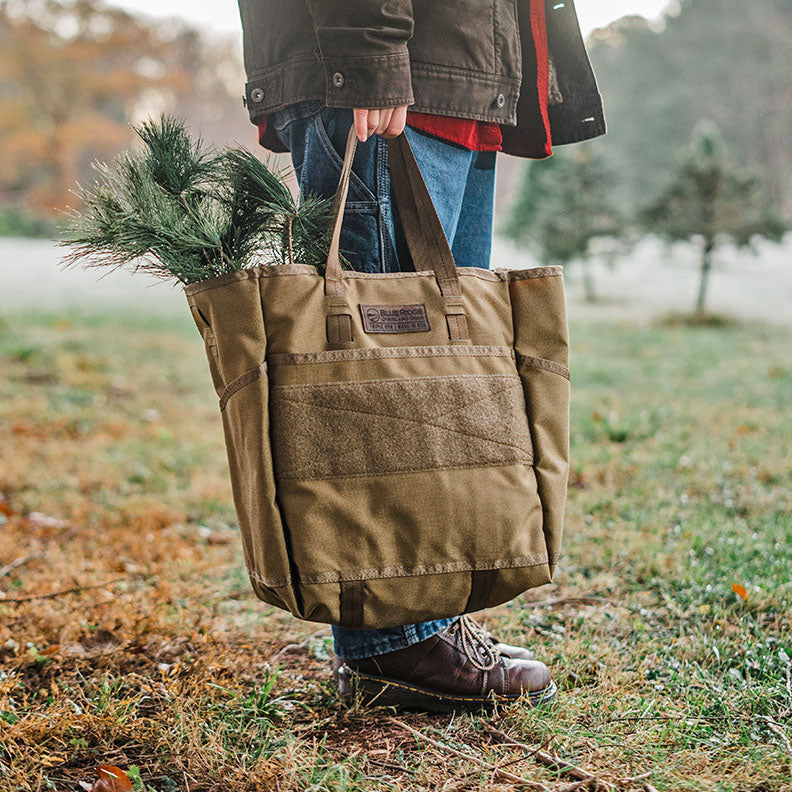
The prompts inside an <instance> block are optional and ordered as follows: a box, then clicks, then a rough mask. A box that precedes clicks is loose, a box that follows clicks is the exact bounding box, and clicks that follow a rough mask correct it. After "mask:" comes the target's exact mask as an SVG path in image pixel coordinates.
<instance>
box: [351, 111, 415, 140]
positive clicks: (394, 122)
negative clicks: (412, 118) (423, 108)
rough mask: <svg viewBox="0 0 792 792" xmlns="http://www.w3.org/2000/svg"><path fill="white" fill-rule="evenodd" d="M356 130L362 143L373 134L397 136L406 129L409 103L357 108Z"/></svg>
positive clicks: (386, 136)
mask: <svg viewBox="0 0 792 792" xmlns="http://www.w3.org/2000/svg"><path fill="white" fill-rule="evenodd" d="M354 113H355V132H356V133H357V138H358V140H359V141H360V142H361V143H365V142H366V141H367V140H368V139H369V137H370V136H371V135H382V137H384V138H395V137H398V136H399V135H401V133H402V132H403V131H404V123H405V121H406V120H407V105H404V107H380V108H374V109H371V110H364V109H362V108H361V109H359V108H355V111H354Z"/></svg>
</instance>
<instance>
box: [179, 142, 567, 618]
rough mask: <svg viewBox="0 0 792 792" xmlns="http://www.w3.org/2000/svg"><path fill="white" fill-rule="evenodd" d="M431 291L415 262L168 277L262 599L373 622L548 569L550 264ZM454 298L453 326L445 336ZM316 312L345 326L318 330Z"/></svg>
mask: <svg viewBox="0 0 792 792" xmlns="http://www.w3.org/2000/svg"><path fill="white" fill-rule="evenodd" d="M402 145H403V144H402ZM419 187H420V185H419ZM416 189H418V188H416ZM427 222H431V218H430V220H429V221H427ZM438 222H439V221H438ZM443 239H444V237H443ZM408 241H410V237H409V235H408ZM438 244H440V243H438ZM446 244H447V243H446ZM449 255H450V254H449ZM414 258H415V257H414ZM418 261H420V259H418ZM438 266H439V265H438ZM446 275H447V271H446ZM339 284H340V285H339ZM449 284H450V285H449ZM455 284H458V285H455ZM446 286H447V287H448V288H447V290H448V291H453V290H454V289H458V291H459V294H457V295H452V299H450V300H449V298H448V296H447V295H445V296H444V295H443V293H442V290H441V288H440V284H439V280H438V277H437V270H436V269H435V270H430V269H427V270H419V271H417V272H399V273H387V274H374V275H371V274H363V273H357V272H350V271H343V272H341V273H340V278H339V283H338V284H334V285H332V284H331V287H328V285H327V276H326V275H325V274H323V273H321V272H319V271H317V269H316V268H314V267H309V266H305V265H301V264H290V265H280V264H279V265H272V266H261V267H258V268H255V269H250V270H244V271H241V272H236V273H233V274H230V275H225V276H221V277H219V278H214V279H212V280H209V281H204V282H201V283H197V284H194V285H191V286H188V287H186V293H187V298H188V302H189V305H190V308H191V310H192V314H193V317H194V319H195V321H196V324H197V326H198V328H199V330H200V331H201V334H202V336H203V338H204V342H205V345H206V351H207V357H208V359H209V365H210V371H211V375H212V379H213V383H214V386H215V389H216V391H217V394H218V397H219V399H220V406H221V412H222V420H223V428H224V431H225V439H226V445H227V449H228V459H229V468H230V472H231V481H232V486H233V494H234V502H235V506H236V510H237V515H238V518H239V525H240V530H241V534H242V540H243V547H244V554H245V562H246V564H247V568H248V571H249V575H250V580H251V583H252V586H253V589H254V591H255V593H256V595H257V596H258V597H259V598H261V599H262V600H264V601H265V602H267V603H269V604H272V605H275V606H277V607H279V608H284V609H286V610H289V611H290V612H291V613H293V614H294V615H295V616H298V617H300V618H303V619H308V620H312V621H319V622H328V623H333V624H342V625H344V626H349V627H363V628H375V627H387V626H395V625H399V624H407V623H411V622H415V621H423V620H426V619H432V618H440V617H445V616H454V615H457V614H460V613H463V612H465V611H467V610H470V609H478V608H480V607H488V606H493V605H496V604H499V603H502V602H505V601H507V600H509V599H511V598H513V597H514V596H516V595H517V594H519V593H520V592H522V591H525V590H526V589H529V588H532V587H534V586H539V585H542V584H544V583H547V582H549V581H550V580H551V579H552V575H553V569H554V567H555V564H556V561H557V559H558V554H559V552H560V547H561V535H562V529H563V518H564V504H565V499H566V486H567V475H568V447H569V371H568V346H567V327H566V315H565V306H564V288H563V280H562V270H561V268H560V267H541V268H536V269H531V270H524V271H513V270H502V269H495V270H487V269H479V268H475V267H470V268H467V267H466V268H460V269H458V270H456V278H455V279H453V280H452V281H449V282H448V283H446ZM328 290H330V291H334V292H336V294H335V295H333V294H331V295H328V294H327V291H328ZM359 305H364V306H370V305H388V306H399V305H402V306H414V305H423V306H425V308H426V315H427V317H428V320H429V329H428V330H424V331H421V332H388V333H382V332H380V333H367V332H365V329H364V326H363V318H362V315H361V312H360V310H358V306H359ZM449 306H450V307H449ZM457 311H461V312H463V314H464V319H465V321H464V323H463V324H462V325H460V326H461V327H463V329H464V327H465V326H466V329H467V337H462V338H453V337H452V336H454V335H456V336H459V335H460V333H459V327H457V328H452V327H451V324H452V323H449V322H447V321H446V320H447V317H448V315H449V313H455V312H457ZM329 315H336V316H338V315H341V316H343V315H346V316H347V317H348V318H346V319H342V320H339V322H340V323H342V324H343V325H344V326H345V327H346V328H347V330H348V335H345V336H343V337H338V336H335V337H334V340H328V323H327V322H326V318H327V316H329ZM346 332H347V331H345V334H346Z"/></svg>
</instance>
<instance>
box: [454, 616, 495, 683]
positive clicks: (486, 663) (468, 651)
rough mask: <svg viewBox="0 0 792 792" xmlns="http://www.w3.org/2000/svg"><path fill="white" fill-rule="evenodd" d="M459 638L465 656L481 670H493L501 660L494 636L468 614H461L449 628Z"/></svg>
mask: <svg viewBox="0 0 792 792" xmlns="http://www.w3.org/2000/svg"><path fill="white" fill-rule="evenodd" d="M448 634H449V635H453V636H455V637H456V638H457V640H458V642H459V645H460V646H461V647H462V651H463V652H464V653H465V657H467V659H468V660H470V662H471V663H472V664H473V665H474V666H475V667H476V668H478V669H479V670H480V671H491V670H492V669H493V668H495V666H496V665H497V664H498V660H500V650H499V649H498V647H497V646H496V645H495V641H494V639H493V638H492V636H491V635H490V634H489V633H488V632H487V631H486V630H485V629H484V628H483V627H482V626H481V625H479V624H476V622H474V621H473V619H471V618H470V616H468V615H467V614H464V615H463V616H460V617H459V618H458V619H457V620H456V621H455V622H454V623H453V624H451V625H450V626H449V628H448Z"/></svg>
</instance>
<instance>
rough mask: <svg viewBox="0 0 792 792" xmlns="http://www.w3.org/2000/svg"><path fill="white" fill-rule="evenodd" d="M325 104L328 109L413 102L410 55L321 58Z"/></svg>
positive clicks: (374, 106)
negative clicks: (323, 70) (324, 80)
mask: <svg viewBox="0 0 792 792" xmlns="http://www.w3.org/2000/svg"><path fill="white" fill-rule="evenodd" d="M322 64H323V65H324V69H325V75H326V83H325V104H326V105H327V106H328V107H352V108H354V107H358V108H367V109H371V108H376V107H401V106H403V105H411V104H413V103H414V101H415V99H414V98H413V93H412V79H411V77H410V55H409V53H408V51H407V49H406V48H405V49H404V51H403V52H397V53H392V54H389V55H366V56H358V57H352V58H344V57H338V56H330V57H325V58H322Z"/></svg>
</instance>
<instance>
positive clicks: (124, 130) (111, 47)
mask: <svg viewBox="0 0 792 792" xmlns="http://www.w3.org/2000/svg"><path fill="white" fill-rule="evenodd" d="M0 75H1V76H2V86H3V87H2V91H0V162H2V170H1V171H0V226H2V225H3V222H4V221H3V218H4V217H5V222H6V224H8V223H11V224H13V223H12V221H13V219H14V218H17V221H16V222H17V223H20V224H22V225H25V222H24V217H25V214H26V213H27V214H28V215H32V217H33V219H31V220H29V221H28V223H27V225H28V226H30V227H32V228H33V229H35V222H36V221H35V217H36V216H37V215H47V214H50V215H51V214H52V213H53V212H54V211H56V210H58V209H62V208H63V207H64V206H66V205H67V204H70V203H74V202H75V198H74V196H73V195H72V194H71V193H70V190H72V189H73V188H74V186H75V183H76V182H78V181H80V180H85V179H90V178H91V177H90V171H89V168H90V163H91V162H92V161H93V160H95V159H97V158H99V159H107V158H110V157H112V156H114V155H115V154H117V153H118V152H119V151H121V150H122V149H124V148H126V147H127V146H128V145H129V144H130V143H131V141H132V139H133V137H134V133H133V131H132V128H131V124H132V123H134V122H136V121H139V120H140V119H142V118H145V117H147V116H149V115H154V114H157V113H160V112H169V113H172V114H174V115H177V116H180V117H182V118H184V119H185V120H186V121H187V123H188V124H190V125H191V126H192V127H194V128H197V129H200V130H201V133H202V134H203V136H204V137H206V138H208V139H209V140H212V141H213V142H218V143H225V142H229V138H232V137H236V138H237V139H239V140H242V139H244V138H245V137H246V136H249V135H250V126H249V124H248V122H247V119H246V117H245V113H244V112H243V111H242V109H241V101H240V99H239V97H238V94H239V93H240V88H239V86H240V85H242V83H243V76H242V72H241V64H240V58H239V54H238V52H237V51H236V47H229V46H228V43H227V42H222V41H212V40H209V39H207V38H205V37H202V36H200V35H199V34H198V33H197V32H196V31H194V30H192V29H190V28H188V27H185V26H181V25H179V26H176V25H163V24H161V23H160V24H158V25H154V24H153V23H149V22H147V21H145V20H142V19H140V18H138V17H135V16H133V15H131V14H129V13H127V12H125V11H122V10H119V9H116V8H111V7H108V6H105V5H104V4H102V3H100V2H97V0H74V1H73V2H60V1H59V0H0ZM218 138H219V139H218ZM31 224H32V226H31Z"/></svg>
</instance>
